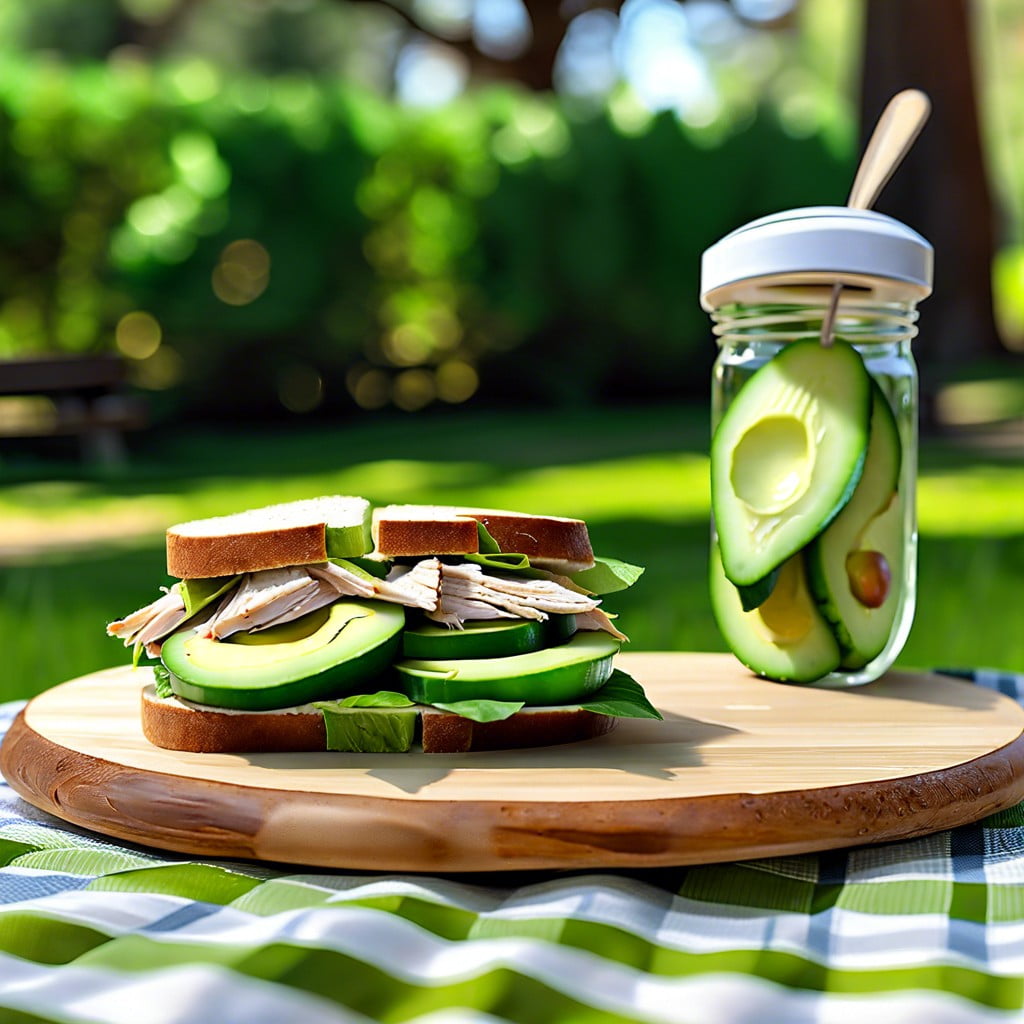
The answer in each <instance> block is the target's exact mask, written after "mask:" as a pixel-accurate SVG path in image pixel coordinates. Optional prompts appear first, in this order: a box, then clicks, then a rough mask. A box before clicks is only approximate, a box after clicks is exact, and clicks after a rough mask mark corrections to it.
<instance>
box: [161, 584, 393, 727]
mask: <svg viewBox="0 0 1024 1024" xmlns="http://www.w3.org/2000/svg"><path fill="white" fill-rule="evenodd" d="M404 625H405V610H404V609H403V608H402V607H401V606H400V605H392V604H385V603H384V602H382V601H357V600H347V599H346V600H341V601H336V602H335V603H334V604H332V605H330V607H329V609H328V610H327V614H326V615H323V614H318V613H316V612H313V613H310V615H304V616H302V617H301V618H299V619H295V620H294V621H293V622H288V623H285V624H284V625H282V626H273V627H271V628H270V629H267V630H263V631H262V632H261V633H253V634H251V635H250V634H240V638H241V637H244V638H245V639H239V640H237V641H236V640H235V638H234V637H231V638H229V639H228V640H222V641H217V640H210V639H208V638H206V637H202V636H200V635H199V634H198V633H195V632H192V631H184V632H181V633H175V634H174V635H173V636H171V637H169V638H168V639H167V640H166V641H165V642H164V645H163V649H162V650H161V652H160V660H161V661H162V662H163V663H164V665H165V667H166V668H167V670H168V671H169V672H170V684H171V689H172V690H173V691H174V693H176V694H177V695H178V696H179V697H184V698H185V699H186V700H192V701H196V702H197V703H199V704H212V705H215V706H217V707H225V708H238V709H242V710H247V711H267V710H271V709H273V708H284V707H291V706H293V705H296V704H305V703H307V702H309V701H312V700H320V699H322V698H325V697H332V696H337V695H338V694H340V693H347V692H348V691H350V690H352V689H353V688H355V687H357V686H360V685H362V684H364V683H366V682H367V681H368V680H370V679H372V678H373V677H375V676H377V675H379V674H382V673H385V672H387V671H388V669H389V667H390V665H391V662H392V661H393V659H394V657H395V655H396V654H397V652H398V646H399V640H400V634H401V631H402V627H403V626H404Z"/></svg>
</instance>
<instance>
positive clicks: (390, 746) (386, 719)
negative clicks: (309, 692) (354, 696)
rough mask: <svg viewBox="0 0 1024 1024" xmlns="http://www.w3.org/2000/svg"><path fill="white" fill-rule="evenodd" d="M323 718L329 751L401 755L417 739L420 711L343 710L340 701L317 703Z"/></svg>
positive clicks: (389, 709) (388, 709)
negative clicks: (417, 722)
mask: <svg viewBox="0 0 1024 1024" xmlns="http://www.w3.org/2000/svg"><path fill="white" fill-rule="evenodd" d="M315 706H316V707H318V708H319V709H320V712H321V714H322V715H323V716H324V729H325V731H326V733H327V744H326V746H327V749H328V750H344V751H349V752H353V753H359V754H402V753H405V751H407V750H408V749H409V748H410V747H411V746H412V741H413V739H414V738H415V736H416V721H417V719H418V718H419V712H418V711H415V710H412V709H410V708H394V707H384V708H382V707H342V706H341V702H340V701H318V702H315Z"/></svg>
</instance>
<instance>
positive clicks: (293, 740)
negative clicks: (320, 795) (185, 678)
mask: <svg viewBox="0 0 1024 1024" xmlns="http://www.w3.org/2000/svg"><path fill="white" fill-rule="evenodd" d="M615 722H616V719H615V718H613V717H611V716H610V715H599V714H595V713H594V712H592V711H585V710H583V708H574V707H564V708H563V707H557V708H525V709H523V710H522V711H520V712H519V713H518V714H515V715H513V716H512V717H511V718H506V719H504V721H500V722H473V721H471V720H470V719H468V718H463V717H461V716H460V715H455V714H452V713H451V712H447V711H441V710H439V709H437V708H429V707H424V708H421V709H420V730H419V733H420V743H421V747H422V751H423V753H426V754H457V753H468V752H472V751H475V750H510V749H514V748H517V747H524V748H525V747H547V746H554V745H555V744H559V743H574V742H577V741H579V740H589V739H594V738H595V737H597V736H602V735H604V734H605V733H607V732H609V731H610V730H611V729H613V728H614V726H615ZM142 733H143V735H144V736H145V737H146V739H147V740H149V742H150V743H152V744H153V745H154V746H157V747H164V748H166V749H168V750H184V751H189V752H191V753H197V754H256V753H268V754H269V753H283V752H299V751H308V750H325V749H326V746H327V735H326V730H325V727H324V719H323V715H322V714H321V712H320V711H319V710H318V709H317V708H315V707H314V706H313V705H312V704H303V705H300V706H298V707H292V708H282V709H279V710H277V711H235V710H231V709H227V708H209V707H203V706H202V705H199V704H194V703H192V702H190V701H186V700H181V699H179V698H177V697H159V696H157V693H156V688H155V687H154V686H153V685H152V684H149V685H147V686H145V687H143V689H142ZM367 756H369V757H372V756H375V755H372V754H368V755H367Z"/></svg>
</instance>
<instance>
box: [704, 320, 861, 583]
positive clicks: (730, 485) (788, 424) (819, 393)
mask: <svg viewBox="0 0 1024 1024" xmlns="http://www.w3.org/2000/svg"><path fill="white" fill-rule="evenodd" d="M870 410H871V378H870V376H869V375H868V372H867V370H866V369H865V368H864V363H863V362H862V360H861V358H860V355H859V354H858V353H857V351H856V350H855V349H853V348H852V347H851V346H850V345H848V344H846V343H845V342H841V341H837V342H835V344H833V345H831V346H829V347H825V346H822V345H821V344H820V343H819V342H818V341H817V340H810V339H809V340H806V341H798V342H793V343H791V344H788V345H786V346H785V347H784V348H783V349H782V350H781V351H780V352H779V353H778V354H777V355H776V356H775V357H774V358H772V359H771V360H769V361H768V362H767V363H765V364H764V365H763V366H762V367H761V368H760V369H759V370H757V371H756V372H755V373H754V374H753V375H752V376H751V377H750V379H749V380H748V381H747V382H746V383H745V384H744V385H743V387H742V389H741V390H740V392H739V394H737V396H736V398H735V399H734V400H733V402H732V404H731V405H730V407H729V409H728V410H727V411H726V413H725V415H724V416H723V417H722V420H721V422H720V423H719V424H718V427H717V429H716V430H715V434H714V437H713V438H712V441H711V503H712V510H713V512H714V519H715V528H716V530H717V533H718V538H719V544H720V545H721V552H722V564H723V566H724V570H725V575H726V576H727V577H728V579H730V580H731V581H732V582H733V583H735V584H736V585H737V586H750V585H752V584H754V583H757V582H758V581H760V580H762V579H764V578H765V577H767V576H768V575H769V573H770V572H771V571H772V570H773V569H774V568H776V567H777V566H780V565H782V563H783V562H785V561H786V560H787V559H789V558H791V557H792V556H793V555H795V554H796V553H797V552H798V551H799V550H800V549H801V548H803V547H804V546H805V545H806V544H807V543H808V542H809V541H810V540H812V539H813V538H814V537H816V536H817V535H818V534H819V533H821V531H822V530H823V529H825V527H826V526H827V525H828V524H829V523H830V522H831V521H832V520H833V519H834V518H835V516H836V515H837V514H838V513H839V511H840V510H841V509H842V508H843V506H844V505H845V504H846V503H847V501H848V500H849V498H850V495H851V494H852V493H853V490H854V488H855V487H856V486H857V482H858V480H859V479H860V475H861V471H862V469H863V464H864V455H865V451H866V449H867V444H868V424H869V418H870Z"/></svg>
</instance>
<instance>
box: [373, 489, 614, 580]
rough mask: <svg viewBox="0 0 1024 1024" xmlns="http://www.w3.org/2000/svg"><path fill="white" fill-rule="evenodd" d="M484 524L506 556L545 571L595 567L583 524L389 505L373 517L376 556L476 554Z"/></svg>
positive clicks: (519, 515) (462, 509)
mask: <svg viewBox="0 0 1024 1024" xmlns="http://www.w3.org/2000/svg"><path fill="white" fill-rule="evenodd" d="M478 522H479V523H481V524H482V525H483V527H484V528H485V529H486V530H487V532H488V533H489V534H490V535H491V536H492V537H493V538H494V540H495V541H496V542H497V544H498V547H499V548H501V550H502V551H508V552H516V553H517V554H523V555H526V556H528V557H529V559H530V561H531V562H533V563H535V564H537V565H540V566H542V567H544V566H545V565H546V564H549V565H550V566H551V567H552V568H555V569H558V570H561V571H564V572H576V571H579V570H580V569H587V568H589V567H590V566H592V565H593V564H594V551H593V548H592V547H591V545H590V534H589V532H588V530H587V524H586V523H585V522H584V521H583V520H582V519H566V518H563V517H561V516H537V515H529V514H526V513H520V512H508V511H505V510H503V509H474V508H466V507H461V506H450V507H446V506H439V507H433V506H428V505H425V506H416V505H397V506H396V505H389V506H386V507H384V508H379V509H376V510H375V511H374V514H373V534H374V540H375V542H376V546H377V553H378V554H380V555H383V556H384V557H387V558H401V557H416V556H422V555H448V554H473V553H476V552H477V551H478V550H479V544H478V534H477V529H476V524H477V523H478Z"/></svg>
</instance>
